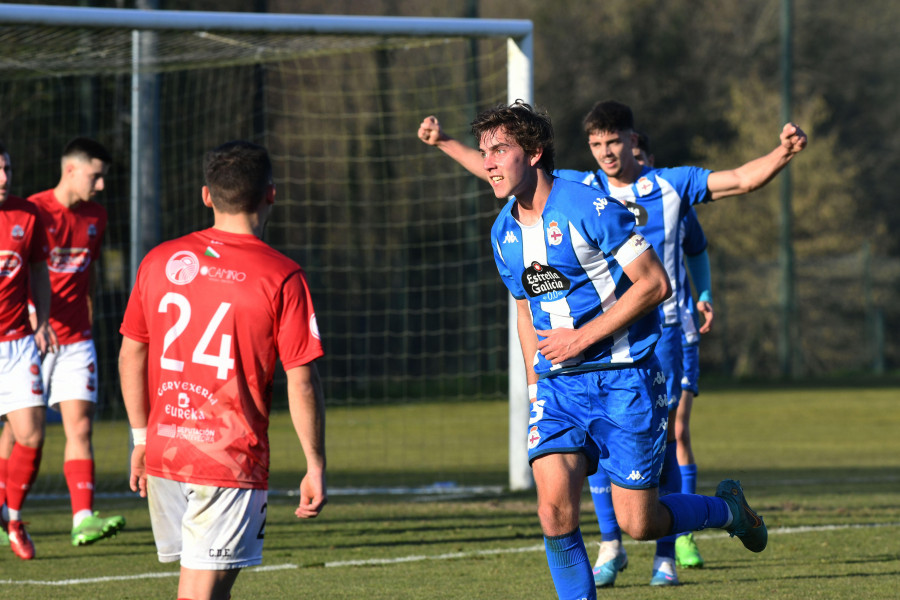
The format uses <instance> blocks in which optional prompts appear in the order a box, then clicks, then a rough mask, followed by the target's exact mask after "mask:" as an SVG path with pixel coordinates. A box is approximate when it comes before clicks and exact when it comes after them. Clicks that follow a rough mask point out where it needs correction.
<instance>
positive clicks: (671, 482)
mask: <svg viewBox="0 0 900 600" xmlns="http://www.w3.org/2000/svg"><path fill="white" fill-rule="evenodd" d="M676 448H677V442H675V441H674V440H673V441H671V442H666V455H665V458H664V459H663V469H662V473H661V474H660V477H659V495H660V497H664V496H667V495H668V494H676V493H678V492H680V491H681V469H679V468H678V455H677V453H676V451H675V449H676ZM656 556H661V557H663V558H672V559H674V558H675V536H674V535H667V536H665V537H661V538H659V539H658V540H656Z"/></svg>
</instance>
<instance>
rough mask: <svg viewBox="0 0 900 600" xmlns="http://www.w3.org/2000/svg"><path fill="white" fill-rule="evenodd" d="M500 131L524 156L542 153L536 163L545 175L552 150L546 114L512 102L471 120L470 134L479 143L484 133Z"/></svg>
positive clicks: (550, 124) (520, 101) (551, 165)
mask: <svg viewBox="0 0 900 600" xmlns="http://www.w3.org/2000/svg"><path fill="white" fill-rule="evenodd" d="M501 128H502V129H503V131H504V132H505V133H506V134H507V135H508V136H510V137H511V138H512V139H513V140H515V142H516V144H518V145H519V147H520V148H522V150H524V151H525V153H526V154H534V153H535V152H537V151H538V150H542V151H543V153H542V154H541V159H540V161H539V162H538V164H539V165H540V166H541V167H542V168H543V169H544V170H545V171H547V173H551V172H552V171H553V161H554V156H555V154H556V150H555V149H554V147H553V124H552V123H551V122H550V115H548V114H547V113H546V112H545V111H543V110H540V109H536V108H532V106H531V105H530V104H527V103H526V102H524V101H522V100H516V101H515V102H513V103H512V104H510V105H508V106H507V105H506V104H500V105H498V106H496V107H494V108H490V109H488V110H485V111H483V112H481V113H479V115H478V116H477V117H475V120H474V121H472V133H473V134H474V135H475V139H476V140H478V141H479V142H480V141H481V138H482V137H484V134H486V133H489V132H492V131H496V130H498V129H501Z"/></svg>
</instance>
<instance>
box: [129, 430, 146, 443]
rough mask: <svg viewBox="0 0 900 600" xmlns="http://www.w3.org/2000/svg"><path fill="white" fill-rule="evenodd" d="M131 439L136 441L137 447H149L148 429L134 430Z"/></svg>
mask: <svg viewBox="0 0 900 600" xmlns="http://www.w3.org/2000/svg"><path fill="white" fill-rule="evenodd" d="M131 439H132V440H134V445H135V446H146V445H147V428H146V427H138V428H137V429H134V428H132V430H131Z"/></svg>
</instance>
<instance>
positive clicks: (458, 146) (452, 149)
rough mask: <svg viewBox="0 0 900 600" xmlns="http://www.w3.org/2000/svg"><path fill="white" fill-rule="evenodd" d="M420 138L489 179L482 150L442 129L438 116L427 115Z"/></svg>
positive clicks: (469, 169)
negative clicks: (483, 164)
mask: <svg viewBox="0 0 900 600" xmlns="http://www.w3.org/2000/svg"><path fill="white" fill-rule="evenodd" d="M418 135H419V139H420V140H422V141H423V142H425V143H426V144H428V145H429V146H435V147H437V148H440V149H441V150H442V151H443V152H444V153H445V154H446V155H447V156H449V157H450V158H452V159H453V160H455V161H456V162H458V163H459V164H460V165H462V166H463V167H464V168H465V169H466V170H467V171H468V172H469V173H472V174H473V175H475V176H476V177H478V178H479V179H483V180H484V181H487V180H488V175H487V172H485V170H484V167H483V166H482V163H483V161H482V159H481V152H479V151H478V150H477V149H475V148H472V147H470V146H466V145H465V144H463V143H462V142H460V141H459V140H457V139H455V138H452V137H450V136H448V135H447V134H446V133H444V130H443V129H441V124H440V122H439V121H438V120H437V117H434V116H429V117H425V119H424V120H423V121H422V124H421V125H419V132H418Z"/></svg>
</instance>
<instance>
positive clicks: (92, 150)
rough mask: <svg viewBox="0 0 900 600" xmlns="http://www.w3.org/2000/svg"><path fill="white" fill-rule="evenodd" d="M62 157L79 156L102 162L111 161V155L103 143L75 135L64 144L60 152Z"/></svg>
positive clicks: (83, 158)
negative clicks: (75, 136)
mask: <svg viewBox="0 0 900 600" xmlns="http://www.w3.org/2000/svg"><path fill="white" fill-rule="evenodd" d="M62 157H63V158H79V159H82V160H88V161H91V160H94V159H95V158H96V159H97V160H99V161H100V162H102V163H104V164H107V165H108V164H111V163H112V156H110V155H109V152H107V151H106V148H104V147H103V144H101V143H100V142H98V141H96V140H92V139H91V138H86V137H77V138H75V139H73V140H72V141H70V142H69V143H68V144H66V147H65V148H64V149H63V153H62Z"/></svg>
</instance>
